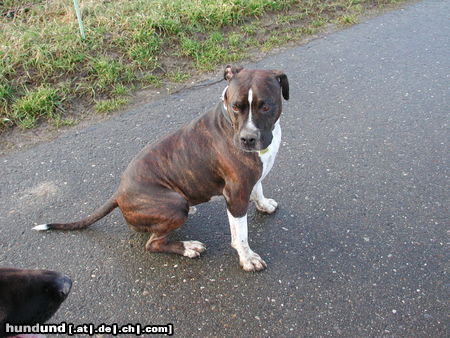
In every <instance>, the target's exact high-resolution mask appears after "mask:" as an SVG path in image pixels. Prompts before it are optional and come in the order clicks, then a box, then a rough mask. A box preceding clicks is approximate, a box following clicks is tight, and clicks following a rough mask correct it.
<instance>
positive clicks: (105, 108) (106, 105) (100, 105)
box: [94, 98, 128, 114]
mask: <svg viewBox="0 0 450 338" xmlns="http://www.w3.org/2000/svg"><path fill="white" fill-rule="evenodd" d="M127 103H128V100H127V99H125V98H114V99H107V100H102V101H98V102H96V103H95V106H94V109H95V111H96V112H97V113H102V114H106V113H110V112H112V111H114V110H117V109H118V108H119V107H120V106H123V105H124V104H127Z"/></svg>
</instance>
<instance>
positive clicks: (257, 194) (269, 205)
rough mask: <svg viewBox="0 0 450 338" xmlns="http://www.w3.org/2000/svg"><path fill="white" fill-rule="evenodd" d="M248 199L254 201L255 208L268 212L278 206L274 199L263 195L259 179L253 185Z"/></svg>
mask: <svg viewBox="0 0 450 338" xmlns="http://www.w3.org/2000/svg"><path fill="white" fill-rule="evenodd" d="M250 199H251V200H252V201H255V204H256V209H258V210H259V211H261V212H265V213H268V214H272V213H273V212H275V209H276V208H277V206H278V203H277V202H276V201H275V200H273V199H271V198H265V197H264V194H263V188H262V184H261V181H259V182H258V183H256V185H255V186H254V188H253V190H252V194H251V196H250Z"/></svg>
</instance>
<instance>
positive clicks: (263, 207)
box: [255, 198, 278, 214]
mask: <svg viewBox="0 0 450 338" xmlns="http://www.w3.org/2000/svg"><path fill="white" fill-rule="evenodd" d="M255 203H256V209H258V210H259V211H262V212H265V213H268V214H272V213H273V212H275V209H276V208H277V206H278V203H277V202H276V201H275V200H273V199H271V198H264V199H262V200H259V201H255Z"/></svg>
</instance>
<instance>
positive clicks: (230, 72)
mask: <svg viewBox="0 0 450 338" xmlns="http://www.w3.org/2000/svg"><path fill="white" fill-rule="evenodd" d="M242 69H244V68H243V67H235V66H231V65H227V66H226V67H225V70H224V72H223V78H224V79H225V80H227V81H228V82H230V81H231V79H232V78H233V76H234V75H236V74H237V73H239V72H240V71H241V70H242Z"/></svg>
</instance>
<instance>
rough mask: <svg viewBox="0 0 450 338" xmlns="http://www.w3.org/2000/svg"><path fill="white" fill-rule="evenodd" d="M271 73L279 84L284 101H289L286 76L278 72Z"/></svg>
mask: <svg viewBox="0 0 450 338" xmlns="http://www.w3.org/2000/svg"><path fill="white" fill-rule="evenodd" d="M273 73H274V74H275V77H276V78H277V80H278V82H280V86H281V93H282V94H283V97H284V99H285V100H289V81H288V78H287V76H286V74H284V73H283V72H281V71H279V70H274V71H273Z"/></svg>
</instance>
